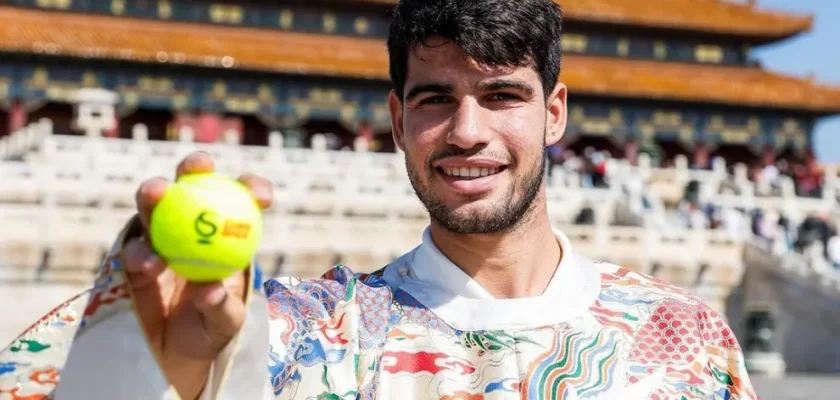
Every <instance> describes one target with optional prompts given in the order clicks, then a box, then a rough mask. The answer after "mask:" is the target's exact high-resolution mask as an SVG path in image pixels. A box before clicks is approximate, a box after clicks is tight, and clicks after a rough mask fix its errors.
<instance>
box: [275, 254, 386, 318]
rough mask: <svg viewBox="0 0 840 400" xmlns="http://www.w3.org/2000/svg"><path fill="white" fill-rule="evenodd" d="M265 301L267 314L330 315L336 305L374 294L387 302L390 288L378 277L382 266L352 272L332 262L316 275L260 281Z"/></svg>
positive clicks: (300, 316)
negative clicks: (373, 270)
mask: <svg viewBox="0 0 840 400" xmlns="http://www.w3.org/2000/svg"><path fill="white" fill-rule="evenodd" d="M262 286H263V290H264V294H265V296H266V299H267V300H268V304H269V316H270V317H272V318H275V317H277V316H279V315H282V314H292V315H293V316H294V317H297V318H302V317H303V316H307V317H314V318H315V319H322V320H323V319H330V318H332V316H333V314H334V313H335V312H336V309H337V308H346V307H347V306H348V305H351V304H359V303H360V302H361V303H364V302H366V301H367V299H370V298H376V299H377V300H378V301H377V303H379V302H382V300H387V301H388V304H390V299H391V298H392V297H393V296H392V293H393V292H392V290H391V288H390V287H389V286H388V284H387V283H386V282H385V280H384V279H383V278H382V270H380V271H377V272H374V273H371V274H361V273H354V272H353V271H352V270H351V269H350V268H348V267H346V266H344V265H341V264H339V265H336V266H335V267H333V268H332V269H330V270H329V271H327V272H326V273H325V274H323V275H322V276H321V277H319V278H317V279H300V278H295V277H280V278H275V279H268V280H266V281H265V282H264V283H263V284H262Z"/></svg>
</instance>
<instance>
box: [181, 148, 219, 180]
mask: <svg viewBox="0 0 840 400" xmlns="http://www.w3.org/2000/svg"><path fill="white" fill-rule="evenodd" d="M215 170H216V163H215V161H213V156H211V155H210V154H207V153H205V152H203V151H196V152H194V153H191V154H190V155H188V156H186V157H185V158H184V159H183V160H181V162H180V163H179V164H178V168H177V170H176V178H180V177H181V176H182V175H189V174H203V173H210V172H213V171H215Z"/></svg>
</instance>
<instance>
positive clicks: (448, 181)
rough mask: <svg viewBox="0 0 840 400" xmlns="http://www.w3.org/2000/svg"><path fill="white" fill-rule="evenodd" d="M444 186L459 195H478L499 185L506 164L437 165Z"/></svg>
mask: <svg viewBox="0 0 840 400" xmlns="http://www.w3.org/2000/svg"><path fill="white" fill-rule="evenodd" d="M435 170H436V171H437V173H438V176H439V177H440V179H441V181H442V182H443V184H444V187H446V188H448V190H449V191H451V192H453V193H456V194H458V195H461V196H478V195H483V194H487V193H489V192H491V191H493V189H494V188H496V187H498V186H499V185H500V182H502V181H501V179H502V178H503V176H504V175H503V174H502V173H503V172H504V171H505V170H507V166H492V167H449V166H445V167H437V168H435Z"/></svg>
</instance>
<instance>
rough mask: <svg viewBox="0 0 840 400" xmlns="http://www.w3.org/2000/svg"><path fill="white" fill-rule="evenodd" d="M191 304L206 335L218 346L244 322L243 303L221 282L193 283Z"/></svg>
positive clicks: (231, 335) (224, 343)
mask: <svg viewBox="0 0 840 400" xmlns="http://www.w3.org/2000/svg"><path fill="white" fill-rule="evenodd" d="M193 304H194V305H195V307H196V309H198V312H199V313H201V316H202V320H203V322H204V328H205V329H206V331H207V333H208V335H209V336H210V338H211V339H213V340H214V341H218V342H219V343H218V344H219V345H220V346H224V345H226V344H227V342H228V341H230V339H231V338H232V337H233V336H235V335H236V334H237V333H238V332H239V329H240V328H242V325H243V323H244V322H245V303H244V302H243V301H242V300H241V299H239V298H237V296H235V295H233V294H231V293H230V292H229V291H228V289H227V288H225V287H224V286H223V285H222V283H221V282H213V283H205V284H195V295H194V297H193Z"/></svg>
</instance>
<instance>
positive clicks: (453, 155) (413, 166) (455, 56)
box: [389, 39, 566, 234]
mask: <svg viewBox="0 0 840 400" xmlns="http://www.w3.org/2000/svg"><path fill="white" fill-rule="evenodd" d="M404 89H405V98H404V99H402V100H401V99H399V98H398V97H397V96H396V94H395V93H392V94H391V98H390V99H389V105H390V109H391V117H392V123H393V132H394V139H395V141H396V143H397V145H398V146H399V147H400V148H401V149H402V150H403V151H404V152H405V157H406V166H407V169H408V174H409V178H410V180H411V183H412V185H413V186H414V189H415V191H416V192H417V195H418V197H419V198H420V200H421V201H422V202H423V204H424V205H425V206H426V208H427V209H428V210H429V214H430V216H431V218H432V220H433V222H435V223H437V224H439V225H441V226H442V227H443V228H445V229H447V230H449V231H452V232H455V233H465V234H486V233H498V232H505V231H508V230H510V229H511V228H513V227H515V226H516V225H517V224H518V223H519V222H520V221H522V220H523V217H525V216H526V215H527V214H528V212H529V211H530V210H531V209H532V208H533V207H532V206H533V204H534V202H535V199H538V198H544V197H539V196H540V195H541V193H542V191H541V190H540V189H541V188H542V183H543V172H544V166H545V147H546V145H551V144H554V143H556V142H557V141H558V140H559V139H560V137H561V136H562V133H563V131H564V130H565V121H566V89H565V86H564V85H562V84H558V86H557V88H555V89H554V91H553V92H552V93H551V95H550V96H549V98H548V99H546V97H545V95H544V91H543V87H542V84H541V82H540V79H539V75H538V74H537V72H536V71H535V70H534V69H533V68H532V67H493V68H490V67H484V66H481V65H478V64H476V63H475V62H473V61H472V60H470V59H468V58H466V57H465V56H464V54H463V53H462V52H461V50H460V49H459V48H458V47H457V46H456V45H454V44H452V43H449V42H445V41H443V40H434V39H433V40H430V41H428V42H427V46H421V47H420V48H419V49H418V50H417V51H415V52H414V53H412V55H411V56H410V57H409V62H408V76H407V80H406V84H405V88H404ZM543 201H544V200H543Z"/></svg>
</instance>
